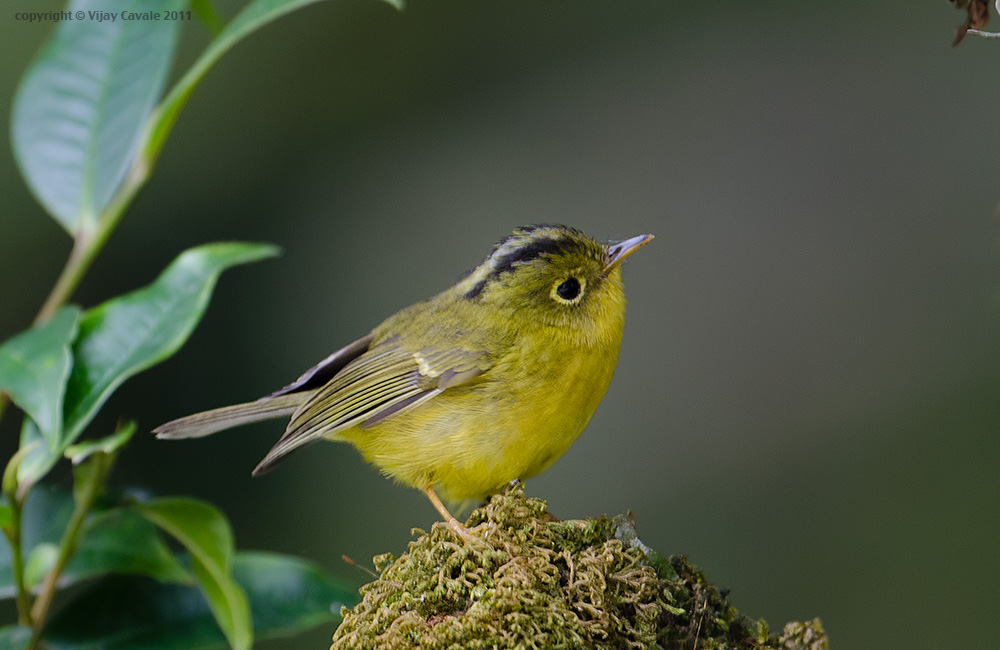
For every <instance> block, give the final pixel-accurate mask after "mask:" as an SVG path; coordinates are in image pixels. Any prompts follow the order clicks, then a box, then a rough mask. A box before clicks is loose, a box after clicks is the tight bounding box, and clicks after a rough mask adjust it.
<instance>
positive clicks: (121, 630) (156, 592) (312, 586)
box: [44, 553, 357, 650]
mask: <svg viewBox="0 0 1000 650" xmlns="http://www.w3.org/2000/svg"><path fill="white" fill-rule="evenodd" d="M233 577H234V578H235V579H236V581H237V582H238V583H239V584H240V586H241V587H242V588H243V589H245V590H246V593H247V596H248V597H249V600H250V608H251V611H252V612H253V620H254V636H255V638H256V639H258V640H263V639H271V638H276V637H283V636H291V635H293V634H295V633H296V632H301V631H304V630H306V629H309V628H312V627H315V626H317V625H322V624H332V623H333V622H334V621H335V620H337V612H339V610H340V605H341V604H345V605H351V604H353V603H354V602H355V601H356V599H357V591H356V590H355V589H353V588H350V587H347V586H346V585H344V584H343V583H341V582H339V581H337V580H336V579H334V578H332V577H330V576H329V575H328V574H326V573H325V572H324V571H322V570H321V569H319V568H318V567H316V566H315V565H313V564H311V563H309V562H305V561H303V560H300V559H298V558H294V557H289V556H283V555H273V554H269V553H240V554H237V555H236V557H235V559H234V561H233ZM331 633H332V630H331ZM44 638H45V641H46V643H47V644H48V646H49V648H51V650H134V649H135V648H143V649H144V650H176V649H178V648H184V649H185V650H210V649H212V648H223V647H225V645H226V638H225V637H224V636H223V634H222V632H220V631H219V628H218V626H217V625H216V624H215V621H214V620H213V617H212V613H211V610H210V609H209V607H208V604H207V603H206V602H205V599H204V597H203V596H202V594H201V593H200V592H199V591H198V590H197V589H193V588H189V587H179V586H172V585H164V584H160V583H157V582H154V581H152V580H143V579H139V578H131V577H115V578H111V579H109V580H106V581H102V582H101V583H100V584H98V585H95V586H94V588H92V589H90V590H86V591H84V592H83V593H80V594H78V595H77V596H76V597H75V599H74V600H73V601H72V602H68V603H66V606H65V607H64V608H63V609H61V610H60V612H59V613H58V614H56V616H55V617H54V618H53V619H52V621H51V622H50V623H49V625H48V626H46V632H45V635H44Z"/></svg>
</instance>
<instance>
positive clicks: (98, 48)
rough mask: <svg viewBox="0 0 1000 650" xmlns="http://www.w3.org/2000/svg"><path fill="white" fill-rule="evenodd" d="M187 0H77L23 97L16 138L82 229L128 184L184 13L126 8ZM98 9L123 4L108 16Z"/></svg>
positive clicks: (40, 188) (17, 147) (25, 160)
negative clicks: (155, 16)
mask: <svg viewBox="0 0 1000 650" xmlns="http://www.w3.org/2000/svg"><path fill="white" fill-rule="evenodd" d="M185 4H186V3H185V0H126V1H125V2H123V1H122V0H70V2H69V5H68V6H67V8H66V9H67V11H68V13H69V14H71V15H73V16H75V15H76V14H78V13H80V12H84V14H85V16H86V17H85V18H84V19H83V20H79V19H75V18H74V19H72V20H63V21H61V22H60V23H59V26H58V27H57V28H56V30H55V31H54V32H53V33H52V35H51V36H50V37H49V39H48V41H46V43H45V45H44V47H43V48H42V50H41V52H40V53H39V54H38V56H37V57H36V58H35V60H34V62H33V63H32V64H31V67H29V68H28V71H27V72H26V73H25V76H24V78H23V79H22V81H21V85H20V87H19V88H18V91H17V95H16V97H15V98H14V106H13V109H12V119H11V140H12V144H13V147H14V155H15V157H16V159H17V162H18V165H19V166H20V168H21V173H22V174H23V175H24V178H25V180H26V181H27V183H28V186H29V187H30V188H31V190H32V192H34V194H35V196H36V197H37V198H38V200H39V201H40V202H41V203H42V205H43V206H45V209H46V210H48V211H49V212H50V213H51V214H52V216H53V217H55V218H56V220H57V221H58V222H59V223H60V224H61V225H62V226H63V228H65V229H66V230H68V231H69V232H70V234H73V235H76V234H77V233H80V232H89V231H93V229H94V227H95V225H96V222H97V216H98V215H99V214H100V213H101V211H102V210H103V209H104V208H105V207H106V206H107V205H108V203H109V202H110V201H111V198H112V197H113V196H114V193H115V190H117V189H118V187H119V185H121V182H122V180H123V179H124V178H125V174H126V172H127V171H128V168H129V165H130V164H131V163H132V160H133V158H134V156H135V152H136V149H137V148H138V146H139V144H140V141H141V136H142V134H143V129H144V127H145V126H146V122H147V120H148V118H149V116H150V114H151V113H152V111H153V108H154V107H155V105H156V102H157V101H158V100H159V98H160V95H161V93H162V91H163V86H164V83H165V81H166V77H167V73H168V72H169V70H170V61H171V58H172V57H173V52H174V47H175V45H176V43H177V35H178V33H179V28H180V24H181V23H180V21H174V20H123V19H122V16H121V13H122V11H123V10H128V11H135V12H142V11H159V12H161V13H162V12H166V11H170V10H178V9H182V8H183V7H184V6H185ZM90 12H114V13H116V14H118V16H117V19H116V20H113V21H112V20H101V21H98V20H96V19H95V18H92V17H91V16H90Z"/></svg>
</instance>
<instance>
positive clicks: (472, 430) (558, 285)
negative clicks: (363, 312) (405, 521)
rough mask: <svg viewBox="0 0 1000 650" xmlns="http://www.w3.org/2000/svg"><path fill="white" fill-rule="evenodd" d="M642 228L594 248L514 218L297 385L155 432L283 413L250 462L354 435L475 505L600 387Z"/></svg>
mask: <svg viewBox="0 0 1000 650" xmlns="http://www.w3.org/2000/svg"><path fill="white" fill-rule="evenodd" d="M652 238H653V236H652V235H639V236H638V237H633V238H631V239H627V240H625V241H623V242H620V243H614V244H601V243H599V242H597V241H595V240H593V239H591V238H590V237H588V236H587V235H585V234H583V233H582V232H580V231H579V230H576V229H574V228H569V227H566V226H554V225H537V226H525V227H523V228H520V229H518V230H516V231H514V234H512V235H510V236H508V237H506V238H505V239H503V240H502V241H500V242H499V243H498V244H497V245H496V246H494V247H493V251H492V252H491V253H490V255H489V257H487V258H486V260H485V261H484V262H483V263H482V264H480V265H479V266H478V267H476V269H475V270H473V271H472V273H470V274H469V275H468V276H466V277H465V278H464V279H463V280H461V281H460V282H459V283H458V284H456V285H455V286H453V287H451V288H450V289H447V290H446V291H444V292H442V293H440V294H438V295H437V296H434V297H433V298H431V299H430V300H426V301H424V302H418V303H416V304H415V305H411V306H410V307H407V308H406V309H403V310H401V311H399V312H397V313H396V314H394V315H392V316H390V317H389V318H388V319H386V320H385V321H384V322H383V323H382V324H381V325H379V326H378V327H376V328H375V329H374V330H372V332H371V333H370V334H368V335H367V336H363V337H362V338H360V339H358V340H357V341H354V342H353V343H351V344H349V345H347V346H346V347H343V348H341V349H340V350H337V351H336V352H334V353H333V354H331V355H330V356H328V357H327V358H326V359H324V360H323V361H321V362H320V363H319V364H317V365H316V366H314V367H313V368H310V369H309V370H307V371H306V372H305V373H304V374H303V375H302V376H301V377H299V378H298V379H297V380H295V381H294V382H293V383H291V384H289V385H288V386H286V387H284V388H282V389H281V390H279V391H277V392H276V393H272V394H271V395H268V396H266V397H262V398H261V399H259V400H257V401H254V402H248V403H246V404H236V405H234V406H226V407H223V408H218V409H214V410H211V411H205V412H204V413H196V414H194V415H189V416H187V417H184V418H180V419H179V420H174V421H172V422H168V423H166V424H164V425H162V426H160V427H157V428H156V429H155V430H154V433H156V434H157V436H158V437H160V438H197V437H200V436H206V435H209V434H212V433H215V432H217V431H221V430H223V429H228V428H230V427H233V426H237V425H240V424H246V423H249V422H256V421H258V420H266V419H269V418H277V417H284V416H291V420H290V421H289V423H288V426H287V428H286V429H285V433H284V435H283V436H281V438H280V439H279V440H278V442H277V443H276V444H275V445H274V447H273V448H272V449H271V451H270V452H269V453H268V454H267V456H265V457H264V459H263V460H262V461H261V462H260V464H259V465H257V467H256V468H255V469H254V471H253V473H254V475H258V474H261V473H263V472H266V471H267V470H269V469H271V467H272V466H273V465H274V464H275V463H277V462H278V461H279V460H281V459H282V458H284V457H285V456H286V455H288V454H289V453H290V452H291V451H293V450H295V449H298V448H299V447H301V446H303V445H305V444H308V443H310V442H313V441H314V440H319V439H321V438H326V439H327V440H336V441H344V442H349V443H351V444H352V445H354V446H355V447H356V448H357V449H358V451H360V452H361V454H362V456H364V458H365V460H367V461H368V462H370V463H372V464H373V465H375V466H376V467H378V468H379V469H381V470H382V472H383V473H385V474H387V475H388V476H391V477H392V478H394V479H395V480H397V481H399V482H400V483H404V484H406V485H409V486H412V487H415V488H417V489H419V490H423V492H424V493H425V494H426V495H427V497H428V498H429V499H430V500H431V503H432V504H434V507H435V508H437V510H438V512H440V513H441V515H442V516H443V517H444V518H445V520H446V521H448V523H449V524H450V525H451V526H452V527H453V528H454V529H455V530H456V531H458V532H460V533H463V532H464V528H463V527H462V526H461V525H460V524H459V523H458V522H457V521H456V520H455V518H454V517H452V515H451V514H450V513H449V512H448V510H447V509H446V508H445V507H444V505H443V504H442V502H441V500H440V499H439V498H438V496H437V494H436V493H435V488H437V489H439V490H440V491H441V492H442V493H443V494H444V496H445V497H446V498H448V499H471V498H476V499H481V498H483V497H486V496H488V495H490V494H492V493H494V492H497V491H499V490H500V489H501V488H503V486H505V485H507V484H508V483H510V482H511V481H513V480H514V479H524V478H528V477H531V476H534V475H536V474H539V473H540V472H542V471H544V470H545V469H546V468H548V467H549V465H551V464H552V463H553V462H554V461H555V460H556V459H557V458H559V456H561V455H562V454H563V453H564V452H565V451H566V450H567V449H568V448H569V446H570V444H572V442H573V441H574V440H576V438H577V436H579V435H580V432H582V431H583V428H584V427H585V426H586V425H587V422H588V421H589V420H590V416H591V415H593V413H594V410H595V409H596V408H597V404H598V402H600V401H601V398H602V397H603V396H604V392H605V391H606V390H607V388H608V383H609V382H610V381H611V375H612V374H613V373H614V369H615V364H616V362H617V360H618V347H619V344H620V343H621V338H622V329H623V327H624V324H625V294H624V291H623V289H622V279H621V263H622V260H624V259H625V258H626V257H628V256H629V255H631V254H632V253H634V252H635V251H636V250H638V249H639V248H640V247H641V246H643V245H645V244H646V243H647V242H649V241H650V240H651V239H652Z"/></svg>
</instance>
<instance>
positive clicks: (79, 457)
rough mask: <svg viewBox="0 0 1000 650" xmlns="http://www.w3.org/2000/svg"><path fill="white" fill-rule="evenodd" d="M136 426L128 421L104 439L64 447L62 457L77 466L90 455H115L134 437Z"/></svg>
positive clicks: (132, 421) (133, 421) (133, 422)
mask: <svg viewBox="0 0 1000 650" xmlns="http://www.w3.org/2000/svg"><path fill="white" fill-rule="evenodd" d="M136 426H137V425H136V423H135V420H129V421H128V422H126V423H125V424H120V425H118V428H117V429H116V430H115V432H114V433H112V434H111V435H110V436H107V437H106V438H100V439H98V440H87V441H85V442H78V443H76V444H75V445H70V446H69V447H66V451H64V452H63V456H65V457H66V458H69V459H70V461H72V462H73V464H74V465H79V464H80V463H82V462H83V461H84V460H86V459H87V457H88V456H90V455H91V454H97V453H100V454H113V453H116V452H117V451H118V450H119V449H121V448H122V447H123V446H124V445H125V444H126V443H128V441H129V440H131V439H132V436H133V435H135V430H136Z"/></svg>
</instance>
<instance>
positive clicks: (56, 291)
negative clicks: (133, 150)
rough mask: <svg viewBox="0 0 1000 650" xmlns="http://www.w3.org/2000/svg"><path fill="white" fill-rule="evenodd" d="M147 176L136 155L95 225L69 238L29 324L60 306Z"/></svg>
mask: <svg viewBox="0 0 1000 650" xmlns="http://www.w3.org/2000/svg"><path fill="white" fill-rule="evenodd" d="M148 179H149V165H147V164H146V160H145V159H144V157H143V156H142V155H141V154H140V155H138V156H136V159H135V161H134V162H133V163H132V168H131V169H130V170H129V173H128V176H126V177H125V181H124V182H123V183H122V186H121V187H120V188H119V189H118V193H117V194H115V197H114V199H113V200H112V201H111V203H110V204H109V205H108V207H106V208H105V209H104V211H103V212H101V214H100V215H99V216H98V218H97V226H96V227H95V228H94V229H93V230H81V231H80V232H79V233H78V234H77V236H76V239H75V240H74V242H73V250H72V251H71V252H70V254H69V259H67V260H66V266H65V267H63V270H62V273H61V274H60V275H59V279H58V280H56V283H55V286H53V287H52V291H51V292H50V293H49V296H48V298H46V299H45V302H44V303H43V304H42V308H41V310H39V312H38V315H37V316H35V321H34V323H32V324H33V325H35V326H37V325H41V324H43V323H45V322H46V321H48V320H49V319H50V318H52V316H53V315H54V314H55V313H56V312H57V311H58V310H59V308H60V307H62V306H63V305H64V304H65V303H66V301H67V300H69V298H70V296H71V295H73V292H74V291H75V290H76V288H77V287H78V286H79V285H80V282H81V281H82V280H83V276H84V275H85V274H86V273H87V271H88V270H89V269H90V265H91V264H92V263H93V262H94V258H95V257H97V254H98V253H99V252H101V249H102V248H104V244H105V243H107V241H108V237H110V236H111V233H112V232H113V231H114V229H115V227H116V226H117V225H118V222H119V221H121V218H122V215H124V214H125V209H126V208H128V206H129V205H130V204H131V203H132V199H134V198H135V195H136V193H137V192H138V191H139V188H141V187H142V186H143V185H144V184H145V183H146V181H147V180H148Z"/></svg>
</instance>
